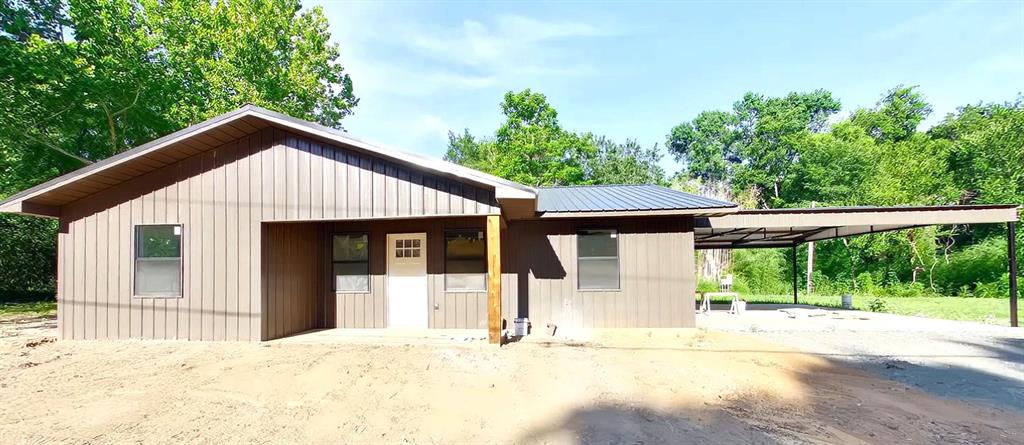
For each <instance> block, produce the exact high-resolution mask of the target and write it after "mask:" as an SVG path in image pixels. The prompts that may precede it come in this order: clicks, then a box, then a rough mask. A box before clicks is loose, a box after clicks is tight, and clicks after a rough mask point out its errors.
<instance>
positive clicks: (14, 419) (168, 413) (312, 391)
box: [0, 320, 1024, 444]
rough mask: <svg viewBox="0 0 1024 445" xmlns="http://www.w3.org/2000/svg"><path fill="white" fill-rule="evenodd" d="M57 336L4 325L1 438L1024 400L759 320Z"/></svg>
mask: <svg viewBox="0 0 1024 445" xmlns="http://www.w3.org/2000/svg"><path fill="white" fill-rule="evenodd" d="M336 332H337V331H334V335H328V334H331V333H330V332H328V334H324V333H316V334H310V335H308V336H304V337H296V338H292V339H288V340H287V341H277V342H270V343H267V344H246V343H184V342H164V341H117V342H114V341H110V342H102V341H51V339H52V335H53V327H52V321H47V320H43V321H32V322H28V323H11V322H9V321H8V322H3V323H0V368H2V369H0V401H2V403H0V443H5V444H7V443H37V442H91V443H111V442H116V443H122V442H143V443H182V442H186V443H323V442H332V443H338V442H349V443H581V444H582V443H631V444H636V443H647V444H651V443H764V444H774V443H787V444H788V443H885V444H889V443H1024V415H1022V414H1021V413H1020V412H1018V411H1015V410H1012V409H1005V408H1000V407H993V406H987V405H983V404H975V403H967V402H961V401H955V400H950V399H944V398H939V397H935V396H932V395H929V394H926V393H924V392H921V391H919V390H916V389H912V388H909V387H907V386H904V385H902V384H900V383H896V382H893V381H890V380H886V379H883V378H880V377H877V376H874V375H872V374H870V373H867V372H864V371H861V370H857V369H852V368H849V367H845V366H841V365H839V364H838V363H837V362H836V361H834V360H831V359H828V358H823V357H816V356H812V355H808V354H804V353H800V352H795V351H794V350H792V349H789V348H786V347H781V346H777V345H775V344H772V343H766V342H764V341H761V340H759V339H757V338H755V337H753V336H750V335H744V334H737V333H723V332H715V331H702V330H654V331H640V330H636V331H627V332H621V331H620V332H616V333H601V332H599V333H596V334H595V336H594V337H593V338H591V339H588V340H586V341H564V340H559V341H554V340H550V339H547V338H533V339H529V340H527V341H523V342H520V343H515V344H511V345H507V346H505V347H503V348H501V349H499V348H497V347H494V346H491V345H488V344H486V343H483V342H480V341H477V340H472V339H470V340H466V339H465V338H456V339H455V340H451V339H439V338H436V337H434V338H429V339H421V338H413V337H408V338H404V337H397V338H396V337H391V338H388V339H387V340H386V341H378V340H375V339H374V338H372V337H359V336H338V335H336Z"/></svg>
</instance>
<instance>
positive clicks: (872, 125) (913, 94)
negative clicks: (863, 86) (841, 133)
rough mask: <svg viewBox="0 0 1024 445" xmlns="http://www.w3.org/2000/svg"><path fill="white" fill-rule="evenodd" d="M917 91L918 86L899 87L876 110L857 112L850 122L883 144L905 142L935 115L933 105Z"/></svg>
mask: <svg viewBox="0 0 1024 445" xmlns="http://www.w3.org/2000/svg"><path fill="white" fill-rule="evenodd" d="M916 90H917V86H910V87H906V86H903V85H899V86H897V87H895V88H893V89H891V90H889V91H888V92H886V93H885V95H884V96H883V97H882V99H881V100H879V101H878V104H877V105H875V108H874V109H863V108H862V109H859V110H857V111H855V112H854V113H853V115H852V116H851V117H850V122H852V123H853V124H854V125H857V126H860V127H861V128H864V130H866V131H867V132H868V134H869V135H871V137H873V138H875V139H877V140H879V141H884V142H900V141H905V140H907V139H909V138H910V137H911V136H913V135H914V134H915V133H916V132H917V127H918V125H920V124H921V122H924V120H925V119H927V118H928V115H930V114H931V113H932V107H931V105H929V104H928V103H927V102H925V100H924V96H923V95H921V93H919V92H917V91H916Z"/></svg>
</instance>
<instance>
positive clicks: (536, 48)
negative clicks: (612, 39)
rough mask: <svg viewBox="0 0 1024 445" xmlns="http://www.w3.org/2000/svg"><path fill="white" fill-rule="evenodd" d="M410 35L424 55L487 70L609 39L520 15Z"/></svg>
mask: <svg viewBox="0 0 1024 445" xmlns="http://www.w3.org/2000/svg"><path fill="white" fill-rule="evenodd" d="M410 32H411V35H410V36H409V41H410V42H411V43H412V46H413V48H415V49H416V50H418V52H419V53H421V54H423V55H426V56H428V57H433V58H437V59H440V60H443V61H446V62H448V63H452V64H456V65H466V66H472V67H484V68H490V69H495V68H508V67H514V66H515V65H520V64H521V62H522V61H524V60H527V61H528V60H530V59H531V58H534V59H536V58H541V59H552V58H553V57H550V56H551V55H552V53H557V48H552V45H553V44H555V43H556V41H560V40H568V39H574V38H587V37H601V36H609V35H612V31H611V30H609V29H605V28H600V27H597V26H594V25H590V24H587V23H580V22H545V21H541V20H537V19H534V18H530V17H525V16H521V15H503V16H498V17H496V18H494V19H493V20H492V21H491V24H490V25H487V24H485V23H483V22H480V21H477V20H465V21H463V22H462V24H461V26H459V27H455V28H438V29H419V30H416V29H412V30H410ZM534 65H536V64H534V63H529V62H527V63H526V64H524V66H527V67H530V66H534ZM566 71H569V72H572V71H574V70H566Z"/></svg>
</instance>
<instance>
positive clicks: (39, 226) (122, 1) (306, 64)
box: [0, 0, 358, 289]
mask: <svg viewBox="0 0 1024 445" xmlns="http://www.w3.org/2000/svg"><path fill="white" fill-rule="evenodd" d="M329 38H330V35H329V33H328V32H327V21H326V19H325V18H324V15H323V12H322V11H321V9H320V8H309V9H302V8H301V4H300V3H299V1H298V0H233V1H230V2H223V1H221V2H210V1H200V0H181V1H172V2H169V1H158V0H0V198H2V197H5V196H7V195H10V194H12V193H14V192H16V191H18V190H21V189H24V188H27V187H29V186H31V185H34V184H37V183H40V182H42V181H45V180H47V179H50V178H53V177H55V176H57V175H59V174H62V173H66V172H69V171H71V170H75V169H77V168H80V167H81V166H83V165H85V164H88V163H90V162H93V161H96V160H99V159H103V158H106V157H109V156H111V155H113V154H116V153H118V152H121V151H123V150H125V149H127V148H129V147H132V146H135V145H138V144H140V143H143V142H146V141H149V140H152V139H155V138H157V137H159V136H162V135H164V134H167V133H170V132H172V131H174V130H178V129H180V128H183V127H186V126H188V125H190V124H193V123H196V122H198V121H201V120H204V119H206V118H208V117H211V116H213V115H216V114H220V113H223V112H225V111H229V110H231V109H234V108H237V107H239V106H241V105H243V104H246V103H253V104H257V105H261V106H264V107H267V108H271V109H275V110H278V111H281V112H284V113H287V114H290V115H293V116H297V117H301V118H305V119H309V120H314V121H317V122H319V123H321V124H324V125H328V126H332V127H341V120H342V119H343V118H344V117H345V116H347V115H348V114H350V113H351V112H352V109H353V108H354V107H355V106H356V105H357V104H358V100H357V99H356V97H355V96H354V94H353V91H352V82H351V79H350V78H349V77H348V75H347V74H345V71H344V68H343V67H342V65H341V64H340V63H339V57H340V52H339V49H338V47H337V45H335V44H333V43H330V40H329ZM54 233H55V224H53V223H52V222H51V221H44V222H40V223H34V222H26V221H24V220H22V219H18V218H17V217H14V216H9V215H6V216H3V215H0V238H2V239H4V240H7V241H10V242H5V243H0V258H4V259H5V263H4V264H3V268H4V269H5V272H6V271H10V273H5V274H0V289H11V288H18V287H19V286H21V287H22V288H24V287H25V286H28V287H31V288H38V287H39V286H40V285H39V284H38V283H41V282H43V281H46V280H35V279H33V280H29V282H26V281H24V280H22V281H18V280H17V279H16V277H17V276H19V273H20V272H26V271H27V272H31V271H35V270H46V273H47V274H48V276H49V277H50V279H49V282H50V283H51V285H52V281H53V280H52V276H53V263H52V258H53V250H54V247H53V243H54V240H55V236H54ZM30 241H31V242H30ZM40 258H49V260H47V261H50V263H49V264H48V265H46V267H41V264H40V261H39V259H40ZM11 277H15V278H11Z"/></svg>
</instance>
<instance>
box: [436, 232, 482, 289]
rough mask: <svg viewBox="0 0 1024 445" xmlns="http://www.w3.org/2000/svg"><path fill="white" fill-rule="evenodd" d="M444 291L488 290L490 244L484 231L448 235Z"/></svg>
mask: <svg viewBox="0 0 1024 445" xmlns="http://www.w3.org/2000/svg"><path fill="white" fill-rule="evenodd" d="M444 288H445V290H455V291H483V290H487V244H486V242H485V241H484V232H483V231H476V230H474V231H457V232H446V233H445V234H444Z"/></svg>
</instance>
